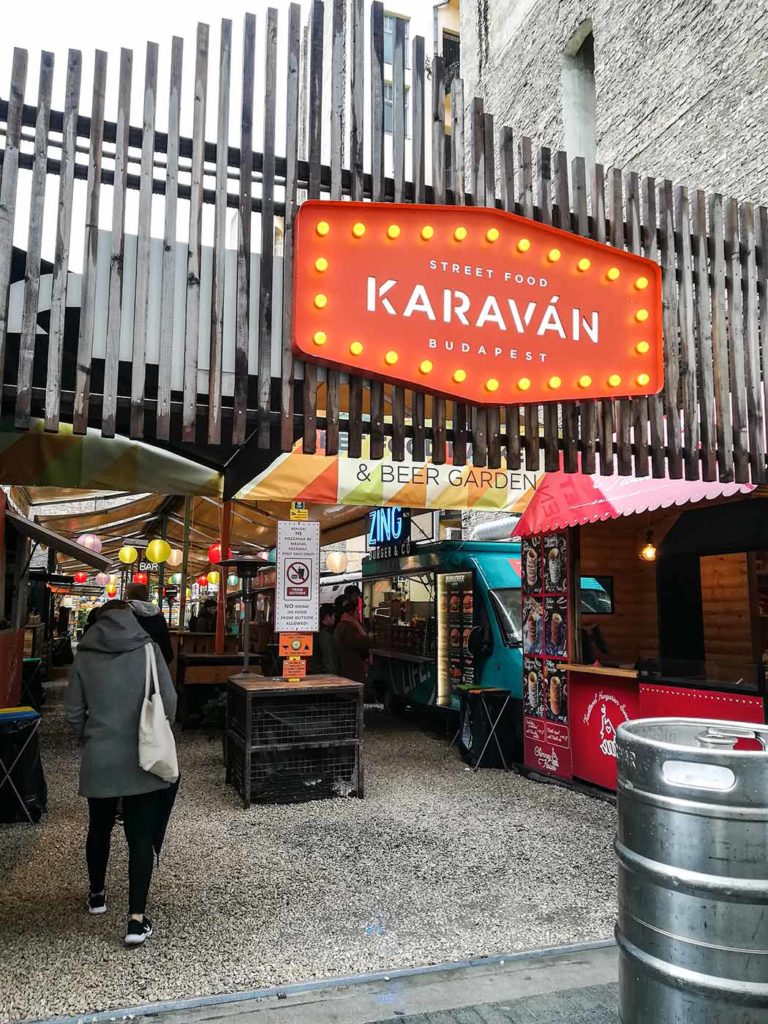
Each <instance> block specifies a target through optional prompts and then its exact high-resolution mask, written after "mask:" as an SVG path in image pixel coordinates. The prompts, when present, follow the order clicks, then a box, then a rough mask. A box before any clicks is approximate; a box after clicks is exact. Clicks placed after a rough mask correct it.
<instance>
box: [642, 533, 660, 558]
mask: <svg viewBox="0 0 768 1024" xmlns="http://www.w3.org/2000/svg"><path fill="white" fill-rule="evenodd" d="M640 557H641V558H642V560H643V561H644V562H655V561H656V545H655V544H654V543H653V530H649V531H648V533H647V535H646V538H645V544H644V546H643V547H642V548H641V550H640Z"/></svg>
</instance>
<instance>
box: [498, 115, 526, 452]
mask: <svg viewBox="0 0 768 1024" xmlns="http://www.w3.org/2000/svg"><path fill="white" fill-rule="evenodd" d="M501 182H502V188H503V195H502V202H503V205H504V209H505V210H507V211H508V212H509V213H514V212H515V138H514V135H513V132H512V129H511V128H507V127H504V128H502V130H501ZM504 422H505V427H506V444H505V449H506V460H507V469H520V464H521V462H520V406H519V405H508V406H507V407H506V409H505V410H504Z"/></svg>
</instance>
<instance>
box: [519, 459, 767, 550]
mask: <svg viewBox="0 0 768 1024" xmlns="http://www.w3.org/2000/svg"><path fill="white" fill-rule="evenodd" d="M754 489H755V485H754V484H721V483H704V482H702V481H700V480H670V479H668V478H667V477H664V478H662V479H658V480H657V479H654V478H653V477H641V478H638V477H634V476H587V475H586V474H584V473H563V472H562V471H561V472H558V473H545V474H544V477H543V478H542V480H541V483H540V484H539V486H538V487H537V488H536V491H535V493H534V495H533V497H532V498H531V501H530V504H529V505H528V508H527V509H526V510H525V512H524V513H523V515H522V517H521V519H520V521H519V522H518V524H517V526H516V527H515V530H514V532H513V534H512V536H513V537H530V536H531V535H532V534H535V533H550V532H551V531H553V530H563V529H565V528H566V527H568V526H583V525H584V524H585V523H597V522H600V521H601V520H604V519H616V518H618V516H631V515H633V514H634V513H636V512H651V511H653V510H654V509H658V508H671V507H672V506H673V505H686V504H688V503H689V502H696V501H711V500H712V499H713V498H730V497H732V496H733V495H735V494H749V492H750V491H754Z"/></svg>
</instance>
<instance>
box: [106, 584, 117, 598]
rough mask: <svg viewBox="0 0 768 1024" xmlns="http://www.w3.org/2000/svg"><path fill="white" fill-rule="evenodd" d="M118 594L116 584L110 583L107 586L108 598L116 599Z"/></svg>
mask: <svg viewBox="0 0 768 1024" xmlns="http://www.w3.org/2000/svg"><path fill="white" fill-rule="evenodd" d="M116 593H117V587H116V585H115V584H114V583H109V584H108V585H107V597H114V596H115V594H116Z"/></svg>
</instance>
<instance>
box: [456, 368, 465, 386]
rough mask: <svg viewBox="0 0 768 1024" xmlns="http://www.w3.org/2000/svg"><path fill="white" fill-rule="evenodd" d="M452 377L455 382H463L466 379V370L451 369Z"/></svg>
mask: <svg viewBox="0 0 768 1024" xmlns="http://www.w3.org/2000/svg"><path fill="white" fill-rule="evenodd" d="M453 379H454V380H455V381H456V383H457V384H463V383H464V381H465V380H466V379H467V371H466V370H454V371H453Z"/></svg>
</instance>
